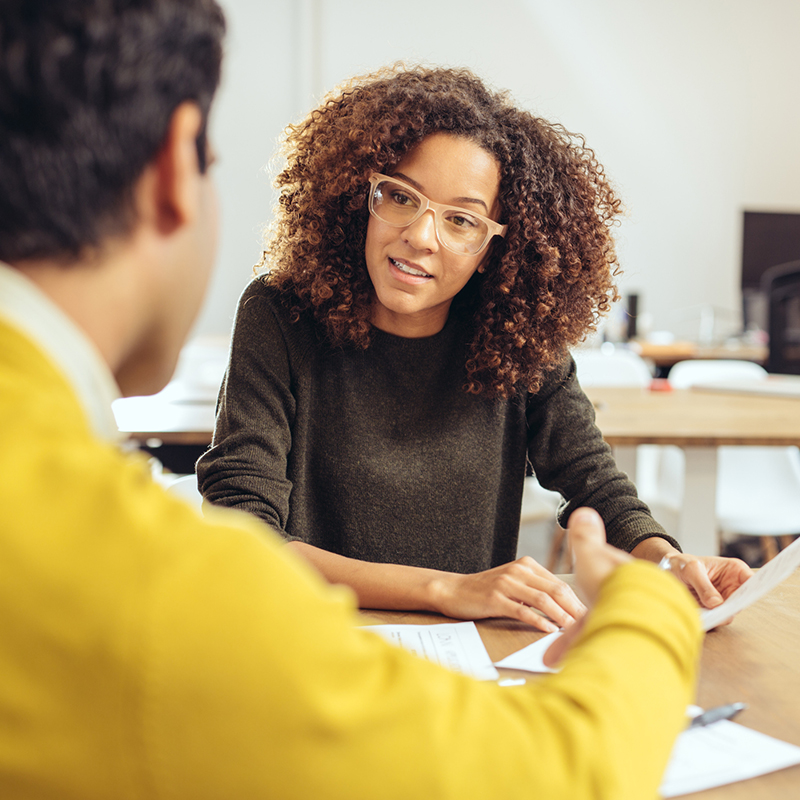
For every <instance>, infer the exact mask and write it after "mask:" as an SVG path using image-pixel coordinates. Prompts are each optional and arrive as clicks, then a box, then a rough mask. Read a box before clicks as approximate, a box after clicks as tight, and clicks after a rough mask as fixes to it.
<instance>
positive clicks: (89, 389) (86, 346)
mask: <svg viewBox="0 0 800 800" xmlns="http://www.w3.org/2000/svg"><path fill="white" fill-rule="evenodd" d="M65 269H69V267H65ZM0 317H3V318H4V319H6V320H7V321H8V322H9V323H11V324H13V325H14V326H15V327H17V328H19V329H20V330H22V331H23V332H24V333H26V334H27V335H28V337H29V338H31V339H32V340H33V341H34V342H35V343H36V344H37V345H38V346H39V347H40V348H41V349H42V350H43V351H44V352H45V353H46V354H47V355H48V356H49V357H50V359H51V360H52V361H53V362H55V364H56V366H58V367H59V368H60V370H61V371H62V372H63V373H64V375H65V377H66V378H67V380H68V381H69V383H70V385H71V386H72V388H73V390H74V391H75V393H76V394H77V396H78V399H79V400H80V402H81V405H82V406H83V409H84V411H85V412H86V415H87V417H88V418H89V421H90V423H91V425H92V428H93V429H94V431H95V433H96V434H97V435H98V436H100V437H101V438H103V439H108V440H113V441H116V440H119V438H120V434H119V429H118V428H117V423H116V420H115V419H114V413H113V412H112V410H111V403H112V402H113V401H114V400H116V399H117V398H118V397H119V396H120V391H119V387H118V386H117V383H116V381H115V380H114V376H113V375H112V374H111V370H110V369H109V367H108V364H106V362H105V361H104V359H103V357H102V356H101V355H100V352H99V350H98V349H97V347H96V346H95V344H94V342H92V341H91V340H90V339H89V337H88V336H87V335H86V334H85V333H84V332H83V331H82V330H81V329H80V328H79V327H78V326H77V325H76V324H75V323H74V322H73V321H72V319H71V318H70V317H69V316H67V314H65V313H64V312H63V311H62V310H61V309H60V308H59V307H58V306H57V305H56V304H55V303H54V302H53V301H52V300H51V299H50V298H49V297H48V296H47V295H46V294H45V293H44V292H42V291H41V290H40V289H39V288H38V287H37V286H36V284H35V283H33V281H31V280H29V279H28V278H27V277H25V276H24V275H23V274H22V273H21V272H20V271H19V270H16V269H14V268H13V267H10V266H9V265H8V264H5V263H4V262H2V261H0Z"/></svg>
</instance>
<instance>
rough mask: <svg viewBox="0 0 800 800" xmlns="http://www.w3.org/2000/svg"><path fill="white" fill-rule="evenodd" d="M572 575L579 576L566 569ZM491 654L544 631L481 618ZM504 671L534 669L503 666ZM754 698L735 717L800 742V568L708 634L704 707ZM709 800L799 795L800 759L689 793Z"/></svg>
mask: <svg viewBox="0 0 800 800" xmlns="http://www.w3.org/2000/svg"><path fill="white" fill-rule="evenodd" d="M562 577H564V579H565V580H566V581H567V582H571V579H572V576H562ZM363 616H364V622H365V624H376V623H392V624H397V623H407V624H417V625H420V624H434V623H441V622H451V621H453V620H449V619H447V618H445V617H441V616H438V615H435V614H421V613H416V612H401V611H366V610H365V611H364V612H363ZM476 625H477V627H478V631H479V632H480V635H481V638H482V639H483V642H484V644H485V645H486V649H487V650H488V652H489V656H490V658H491V659H492V661H499V660H500V659H501V658H505V657H506V656H507V655H510V654H511V653H513V652H516V651H517V650H519V649H520V648H522V647H525V646H526V645H528V644H530V643H531V642H533V641H535V640H536V639H538V638H540V637H541V636H542V635H543V634H541V633H538V632H537V631H534V630H533V628H531V627H529V626H528V625H523V624H522V623H518V622H514V621H513V620H501V619H491V620H480V621H478V622H476ZM501 674H502V676H503V677H506V676H511V675H514V676H525V677H526V679H527V680H529V681H534V680H539V679H540V678H539V676H535V675H531V673H523V672H515V671H511V670H501ZM732 702H743V703H747V704H748V708H747V710H746V711H744V712H742V713H741V714H740V715H739V716H738V717H737V718H736V722H737V723H741V724H742V725H745V726H747V727H750V728H753V729H754V730H757V731H761V732H762V733H766V734H768V735H769V736H774V737H775V738H776V739H782V740H783V741H786V742H790V743H791V744H794V745H798V746H800V571H797V572H795V573H794V575H792V576H791V577H790V578H788V579H787V580H786V581H784V583H782V584H781V585H780V586H778V587H777V588H776V589H774V590H773V591H772V592H771V593H770V594H768V595H767V596H766V597H764V598H762V599H761V600H759V601H758V602H757V603H755V604H754V605H753V606H751V607H750V608H748V609H746V610H745V611H743V612H741V614H739V615H738V616H737V617H736V619H735V620H734V621H733V624H732V625H729V626H728V627H726V628H720V629H718V630H716V631H712V632H711V633H710V634H708V636H706V640H705V644H704V645H703V653H702V658H701V662H700V680H699V684H698V690H697V703H698V705H701V706H703V707H704V708H711V707H712V706H718V705H723V704H725V703H732ZM685 796H686V797H689V798H703V800H717V799H718V800H753V798H756V797H757V798H758V800H778V799H780V800H790V798H796V797H800V765H798V766H795V767H790V768H789V769H785V770H781V771H780V772H773V773H770V774H768V775H764V776H762V777H760V778H753V779H752V780H749V781H743V782H740V783H733V784H730V785H728V786H721V787H719V788H717V789H709V790H707V791H705V792H696V793H694V794H691V795H685Z"/></svg>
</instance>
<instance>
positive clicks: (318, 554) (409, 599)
mask: <svg viewBox="0 0 800 800" xmlns="http://www.w3.org/2000/svg"><path fill="white" fill-rule="evenodd" d="M287 546H288V547H289V548H291V549H292V550H294V552H295V553H299V554H300V555H301V556H302V557H303V558H304V559H305V560H306V561H308V562H310V563H311V564H312V565H313V566H314V567H316V569H317V570H318V571H319V572H320V573H321V574H322V575H323V577H324V578H325V579H326V580H327V581H328V582H329V583H342V584H345V585H346V586H349V587H350V588H351V589H353V591H354V592H355V593H356V596H357V598H358V605H359V606H360V607H361V608H382V609H387V610H403V611H434V612H440V611H441V609H440V608H439V607H438V606H437V603H436V594H437V590H438V586H439V584H440V583H441V582H442V581H443V580H446V579H447V576H448V575H449V573H446V572H441V571H439V570H434V569H425V568H423V567H410V566H405V565H403V564H376V563H373V562H370V561H359V560H358V559H355V558H348V557H347V556H341V555H339V554H337V553H331V552H329V551H328V550H323V549H321V548H319V547H314V546H313V545H310V544H306V543H305V542H289V544H288V545H287Z"/></svg>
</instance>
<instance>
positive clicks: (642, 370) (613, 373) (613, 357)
mask: <svg viewBox="0 0 800 800" xmlns="http://www.w3.org/2000/svg"><path fill="white" fill-rule="evenodd" d="M572 357H573V358H574V359H575V366H576V368H577V376H578V383H580V385H581V386H649V385H650V382H651V381H652V380H653V375H652V373H651V372H650V368H649V367H648V366H647V362H646V361H645V360H644V359H643V358H642V357H641V356H638V355H637V354H636V353H634V352H632V351H630V350H625V349H623V348H620V347H614V345H609V344H608V343H606V344H604V345H603V346H602V347H600V348H598V349H589V348H576V349H575V350H573V351H572Z"/></svg>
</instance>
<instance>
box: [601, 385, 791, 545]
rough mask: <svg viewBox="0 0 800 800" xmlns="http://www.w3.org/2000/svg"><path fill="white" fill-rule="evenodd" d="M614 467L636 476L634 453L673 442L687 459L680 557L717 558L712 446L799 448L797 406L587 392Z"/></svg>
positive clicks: (718, 397) (708, 396)
mask: <svg viewBox="0 0 800 800" xmlns="http://www.w3.org/2000/svg"><path fill="white" fill-rule="evenodd" d="M586 394H587V395H588V396H589V398H590V399H591V400H592V402H593V403H594V406H595V410H596V414H597V425H598V427H599V428H600V430H601V431H602V433H603V438H604V439H605V440H606V442H608V444H610V445H611V446H612V447H613V448H614V451H615V456H616V459H617V463H618V464H619V466H620V469H622V470H623V471H624V472H627V473H628V475H635V474H636V447H637V446H638V445H640V444H673V445H677V446H678V447H681V448H683V450H684V452H685V454H686V470H685V474H684V496H683V497H684V499H683V505H682V508H681V511H680V516H679V523H678V531H677V538H678V539H679V540H680V542H681V544H682V545H683V547H684V549H685V550H686V551H687V552H690V553H694V554H696V555H716V554H717V553H718V543H717V535H716V508H715V506H716V494H717V448H718V447H719V446H720V445H765V446H787V445H800V400H798V399H793V398H785V397H769V396H764V397H762V396H754V395H739V394H734V393H729V392H724V393H723V392H713V391H702V390H699V389H677V390H674V391H669V392H654V391H650V390H649V389H639V388H627V387H625V388H621V387H587V389H586Z"/></svg>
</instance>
